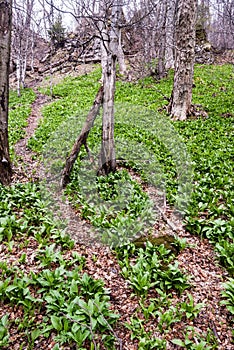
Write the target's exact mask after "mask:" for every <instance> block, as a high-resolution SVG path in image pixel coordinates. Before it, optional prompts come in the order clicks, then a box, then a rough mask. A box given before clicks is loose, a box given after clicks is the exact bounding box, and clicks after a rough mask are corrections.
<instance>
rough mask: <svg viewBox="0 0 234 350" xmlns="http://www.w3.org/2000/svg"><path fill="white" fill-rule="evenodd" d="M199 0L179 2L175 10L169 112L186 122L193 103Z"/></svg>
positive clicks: (181, 0) (175, 117)
mask: <svg viewBox="0 0 234 350" xmlns="http://www.w3.org/2000/svg"><path fill="white" fill-rule="evenodd" d="M196 14H197V0H177V2H176V10H175V45H176V56H175V75H174V85H173V91H172V96H171V101H170V104H169V112H170V114H171V116H172V117H173V119H175V120H186V118H187V116H188V115H189V114H190V110H191V102H192V84H193V68H194V56H195V54H194V48H195V33H196V28H195V27H196Z"/></svg>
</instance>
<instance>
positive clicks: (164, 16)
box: [157, 1, 167, 79]
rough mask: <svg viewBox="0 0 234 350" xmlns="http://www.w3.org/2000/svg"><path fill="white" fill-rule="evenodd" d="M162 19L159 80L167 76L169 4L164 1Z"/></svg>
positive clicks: (161, 12)
mask: <svg viewBox="0 0 234 350" xmlns="http://www.w3.org/2000/svg"><path fill="white" fill-rule="evenodd" d="M160 17H161V35H160V45H159V50H158V69H157V77H158V78H159V79H161V78H164V77H165V76H166V74H167V72H166V66H165V63H166V60H165V55H166V20H167V2H166V1H163V2H162V3H161V9H160Z"/></svg>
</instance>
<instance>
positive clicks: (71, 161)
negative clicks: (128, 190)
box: [61, 86, 103, 188]
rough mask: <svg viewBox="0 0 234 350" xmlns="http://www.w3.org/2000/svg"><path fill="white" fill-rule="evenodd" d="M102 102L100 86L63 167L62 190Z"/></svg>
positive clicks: (68, 179) (101, 88)
mask: <svg viewBox="0 0 234 350" xmlns="http://www.w3.org/2000/svg"><path fill="white" fill-rule="evenodd" d="M102 100H103V87H102V86H101V87H100V89H99V91H98V93H97V95H96V98H95V100H94V103H93V106H92V108H91V109H90V111H89V114H88V115H87V118H86V121H85V123H84V125H83V128H82V130H81V133H80V135H79V137H78V138H77V140H76V142H75V144H74V146H73V148H72V151H71V154H70V155H69V157H68V158H67V160H66V165H65V167H64V170H63V173H62V179H61V187H62V188H65V187H66V185H67V184H68V183H69V181H70V174H71V171H72V168H73V165H74V163H75V161H76V159H77V157H78V155H79V152H80V149H81V146H82V145H86V141H87V138H88V135H89V132H90V129H91V128H92V126H93V123H94V121H95V118H96V116H97V115H98V113H99V110H100V107H101V104H102Z"/></svg>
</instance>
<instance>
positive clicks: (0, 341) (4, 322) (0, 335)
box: [0, 315, 9, 347]
mask: <svg viewBox="0 0 234 350" xmlns="http://www.w3.org/2000/svg"><path fill="white" fill-rule="evenodd" d="M8 326H9V321H8V315H4V316H2V318H1V319H0V347H5V346H8V345H9V332H8Z"/></svg>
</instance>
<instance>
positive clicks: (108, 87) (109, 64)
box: [98, 1, 119, 175]
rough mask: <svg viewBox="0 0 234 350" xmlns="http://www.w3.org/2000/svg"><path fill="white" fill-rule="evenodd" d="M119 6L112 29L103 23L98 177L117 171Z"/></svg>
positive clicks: (115, 11)
mask: <svg viewBox="0 0 234 350" xmlns="http://www.w3.org/2000/svg"><path fill="white" fill-rule="evenodd" d="M118 19H119V6H118V4H117V1H116V2H114V4H113V6H112V9H111V16H110V27H109V28H108V25H109V24H108V23H107V22H102V30H101V35H102V41H101V49H102V79H103V89H104V91H103V92H104V94H103V116H102V149H101V155H100V167H99V171H98V175H108V174H109V173H110V172H114V171H115V170H116V158H115V144H114V96H115V81H116V60H117V56H118V45H119V27H118Z"/></svg>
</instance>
